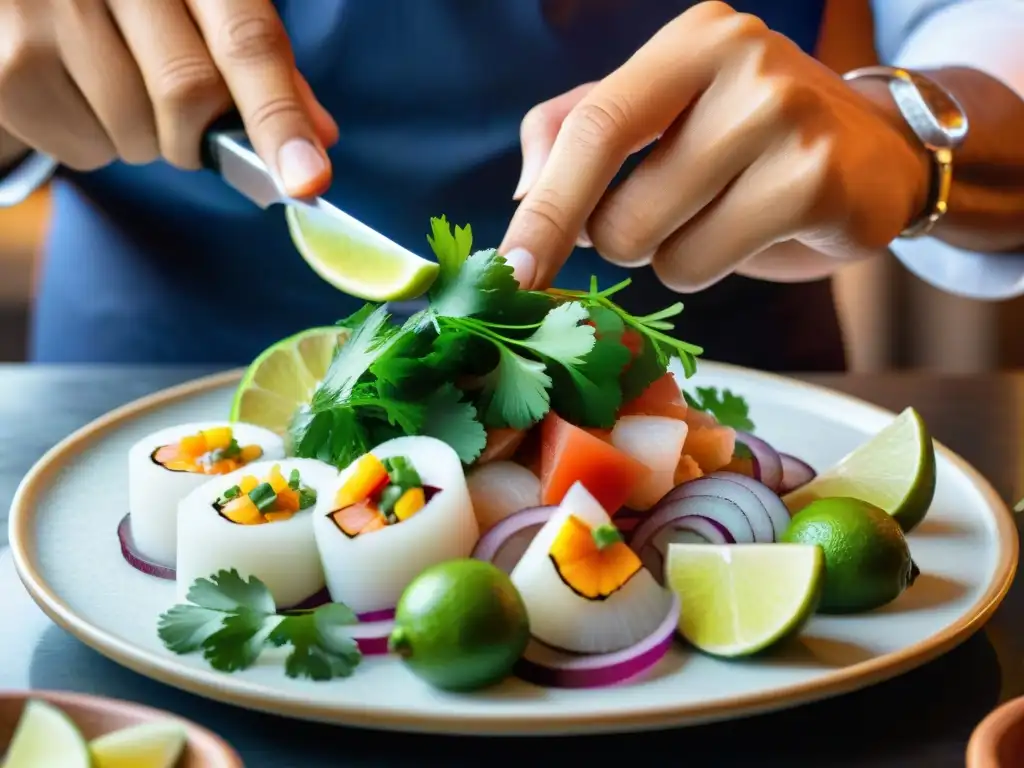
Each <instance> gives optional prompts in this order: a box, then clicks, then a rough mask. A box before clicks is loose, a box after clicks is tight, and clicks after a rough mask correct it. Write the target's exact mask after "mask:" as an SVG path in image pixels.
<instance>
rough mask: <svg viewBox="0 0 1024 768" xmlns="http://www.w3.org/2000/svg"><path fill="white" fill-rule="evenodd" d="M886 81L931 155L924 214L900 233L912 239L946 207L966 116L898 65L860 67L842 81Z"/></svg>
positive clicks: (931, 84)
mask: <svg viewBox="0 0 1024 768" xmlns="http://www.w3.org/2000/svg"><path fill="white" fill-rule="evenodd" d="M862 78H874V79H880V80H886V81H887V82H888V84H889V93H890V94H892V98H893V101H894V102H895V103H896V107H897V109H899V111H900V114H901V115H903V119H904V120H905V121H906V122H907V125H908V126H909V127H910V130H912V131H913V132H914V135H915V136H917V138H918V140H919V141H920V142H921V143H922V144H923V145H924V147H925V149H927V150H928V152H929V153H930V155H931V160H932V175H931V181H930V184H929V190H928V201H927V203H926V205H925V209H924V211H923V213H922V214H921V215H920V216H918V217H917V218H916V219H915V220H914V221H912V222H911V223H910V224H909V225H908V226H907V228H906V229H904V230H903V231H902V232H901V233H900V237H904V238H912V237H923V236H924V235H927V234H928V233H929V232H930V231H931V230H932V228H933V227H934V226H935V224H936V223H937V222H938V221H939V219H941V218H942V217H943V215H944V214H945V213H946V210H947V208H948V207H949V192H950V188H951V187H952V184H953V151H954V150H955V149H957V148H958V147H959V146H960V145H962V144H963V142H964V139H965V138H966V137H967V130H968V124H967V115H966V113H965V112H964V109H963V107H962V106H960V103H959V102H958V101H957V100H956V98H955V97H954V96H953V95H952V94H951V93H950V92H949V91H947V90H946V89H945V88H943V87H942V86H941V85H939V84H938V83H936V82H935V81H934V80H931V79H930V78H927V77H925V76H924V75H922V74H919V73H917V72H911V71H909V70H906V69H900V68H899V67H883V66H876V67H862V68H860V69H855V70H853V71H851V72H847V73H846V74H845V75H843V80H845V81H847V82H851V81H853V80H860V79H862Z"/></svg>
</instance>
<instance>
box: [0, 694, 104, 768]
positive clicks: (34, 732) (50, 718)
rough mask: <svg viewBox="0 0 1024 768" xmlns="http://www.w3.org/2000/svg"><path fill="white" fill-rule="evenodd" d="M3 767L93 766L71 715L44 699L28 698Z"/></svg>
mask: <svg viewBox="0 0 1024 768" xmlns="http://www.w3.org/2000/svg"><path fill="white" fill-rule="evenodd" d="M2 764H3V767H4V768H39V766H43V765H45V766H46V768H90V760H89V749H88V747H87V746H86V743H85V739H84V738H83V737H82V734H81V732H80V731H79V730H78V727H77V726H76V725H75V724H74V723H73V722H71V718H69V717H68V716H67V715H65V714H64V713H63V712H61V711H60V710H59V709H57V708H56V707H54V706H52V705H50V704H47V703H46V702H44V701H35V700H32V701H29V702H28V703H27V704H26V705H25V709H24V710H23V711H22V714H21V720H19V721H18V727H17V729H16V730H15V731H14V737H13V738H12V739H11V743H10V746H9V747H8V748H7V756H6V759H4V761H3V763H2Z"/></svg>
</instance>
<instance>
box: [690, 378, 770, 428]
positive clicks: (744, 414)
mask: <svg viewBox="0 0 1024 768" xmlns="http://www.w3.org/2000/svg"><path fill="white" fill-rule="evenodd" d="M683 395H684V396H685V397H686V402H687V404H688V405H689V406H690V407H691V408H696V409H697V410H698V411H705V412H706V413H710V414H711V415H712V416H714V417H715V418H716V419H717V420H718V423H719V424H721V425H722V426H723V427H732V428H733V429H738V430H740V431H741V432H753V431H754V422H752V421H751V420H750V407H749V406H748V405H747V401H746V400H744V399H743V398H742V397H740V396H739V395H736V394H733V392H732V391H730V390H728V389H725V390H722V392H721V393H719V391H718V389H716V388H715V387H697V389H696V395H691V394H690V393H689V392H683Z"/></svg>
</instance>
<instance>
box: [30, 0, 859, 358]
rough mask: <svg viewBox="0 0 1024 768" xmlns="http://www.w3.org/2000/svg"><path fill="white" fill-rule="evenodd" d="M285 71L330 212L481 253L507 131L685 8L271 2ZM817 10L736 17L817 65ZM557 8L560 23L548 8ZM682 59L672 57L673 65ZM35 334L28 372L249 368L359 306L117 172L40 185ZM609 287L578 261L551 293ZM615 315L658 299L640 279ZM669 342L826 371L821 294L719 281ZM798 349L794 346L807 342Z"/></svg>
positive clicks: (534, 1)
mask: <svg viewBox="0 0 1024 768" xmlns="http://www.w3.org/2000/svg"><path fill="white" fill-rule="evenodd" d="M277 5H278V8H279V10H280V12H281V15H282V17H283V19H284V22H285V25H286V27H287V28H288V31H289V33H290V36H291V39H292V43H293V46H294V48H295V53H296V57H297V61H298V65H299V68H300V69H301V70H302V72H303V73H304V74H305V75H306V76H307V78H308V79H309V81H310V83H311V85H312V87H313V89H314V91H315V92H316V94H317V96H318V97H319V99H320V100H321V101H322V103H323V104H324V105H325V106H326V107H327V109H328V110H329V111H330V112H331V113H332V115H334V117H335V118H336V119H337V121H338V123H339V125H340V126H341V140H340V142H339V143H338V144H337V146H335V147H334V148H333V150H332V151H331V153H330V155H331V160H332V162H333V164H334V169H335V182H334V184H333V187H332V189H331V190H330V192H329V193H328V194H327V195H326V197H327V199H328V200H330V201H331V202H333V203H335V204H336V205H338V206H340V207H341V208H343V209H345V210H347V211H349V212H350V213H352V214H353V215H355V216H357V217H359V218H361V219H362V220H363V221H365V222H367V223H368V224H370V225H371V226H373V227H375V228H377V229H379V230H380V231H382V232H384V233H386V234H387V235H388V236H390V237H392V238H393V239H395V240H397V241H398V242H400V243H402V244H403V245H405V246H406V247H408V248H410V249H412V250H415V251H418V252H425V251H426V250H427V245H426V240H425V235H426V232H427V229H428V226H429V220H430V217H431V216H439V215H441V214H444V215H446V216H447V217H448V218H449V220H450V221H453V222H456V223H466V222H468V223H471V224H472V226H473V231H474V235H475V238H474V239H475V244H476V246H477V247H490V246H494V245H497V244H498V243H499V242H500V241H501V239H502V236H503V234H504V231H505V228H506V226H507V224H508V221H509V219H510V218H511V216H512V213H513V211H514V208H515V204H514V203H513V202H512V200H511V194H512V190H513V188H514V187H515V183H516V180H517V177H518V175H519V169H520V151H519V122H520V120H521V119H522V117H523V115H524V114H525V112H526V111H527V110H528V109H529V108H530V107H531V106H533V105H534V104H536V103H538V102H541V101H544V100H545V99H548V98H550V97H552V96H555V95H557V94H559V93H561V92H563V91H566V90H568V89H570V88H573V87H575V86H576V85H579V84H580V83H583V82H587V81H590V80H596V79H600V78H601V77H603V76H604V75H606V74H607V73H608V72H610V71H611V70H612V69H614V68H615V67H617V66H618V65H620V64H621V63H622V62H623V61H625V60H626V59H627V58H628V57H629V56H630V55H631V54H632V53H633V52H634V51H635V50H636V49H637V48H638V47H640V46H641V45H642V44H643V43H644V42H645V41H646V40H648V39H649V38H650V37H651V36H652V35H653V34H654V33H655V32H656V31H657V30H658V28H659V27H661V26H662V25H664V24H665V23H666V22H667V21H669V20H670V19H672V18H673V17H675V16H676V15H678V14H679V13H681V12H682V11H683V10H685V9H686V8H687V7H689V6H690V5H692V3H690V2H685V1H684V0H618V1H615V0H584V1H583V2H570V1H569V0H566V2H558V1H557V0H552V2H545V1H544V0H486V2H474V1H473V0H388V1H387V2H384V1H382V0H317V1H316V2H310V0H280V2H278V3H277ZM823 5H824V0H760V1H758V0H748V1H746V2H744V1H743V0H740V1H739V2H734V3H733V6H734V7H735V8H737V9H738V10H743V11H750V12H754V13H757V14H758V15H760V16H761V17H762V18H763V19H764V20H765V21H766V22H767V23H768V24H769V25H770V26H772V27H773V28H775V29H777V30H779V31H781V32H783V33H785V34H786V35H788V36H789V37H791V38H792V39H793V40H794V41H795V42H796V43H798V44H799V45H800V46H801V47H802V48H804V49H805V50H807V51H813V49H814V44H815V41H816V38H817V35H818V28H819V26H820V23H821V16H822V10H823ZM560 6H561V7H563V10H567V11H568V12H566V13H559V12H558V11H559V7H560ZM685 55H686V52H685V51H680V56H685ZM53 206H54V207H53V212H54V215H53V217H52V224H51V228H50V232H49V236H48V238H47V242H46V248H45V262H44V265H43V268H42V272H41V281H40V286H39V293H38V296H37V301H36V306H35V312H34V319H33V325H32V340H31V354H32V357H33V359H35V360H37V361H43V362H118V363H212V364H225V365H234V364H245V363H248V362H249V361H250V360H251V359H252V358H253V357H254V356H255V355H256V354H258V353H259V351H260V350H262V349H263V348H265V347H266V346H267V345H269V344H270V343H272V342H274V341H275V340H277V339H279V338H282V337H284V336H286V335H288V334H290V333H293V332H295V331H298V330H301V329H303V328H306V327H310V326H314V325H324V324H330V323H333V322H334V321H335V320H336V319H338V318H340V317H342V316H344V315H346V314H347V313H349V312H350V311H352V310H353V309H354V308H356V307H357V306H358V302H356V301H355V300H353V299H351V298H350V297H348V296H345V295H343V294H341V293H339V292H337V291H336V290H334V289H333V288H331V287H330V286H328V285H327V284H326V283H324V282H323V281H321V280H320V279H319V278H318V277H317V276H316V275H315V274H314V273H313V272H312V270H310V269H309V267H308V266H307V265H306V264H305V262H304V261H303V260H302V259H301V258H300V257H299V256H298V255H297V254H296V252H295V250H294V248H293V246H292V244H291V241H290V239H289V236H288V233H287V230H286V227H285V223H284V217H283V214H282V211H281V209H280V208H274V209H271V210H270V211H262V210H259V209H257V208H256V207H255V206H253V205H252V204H251V203H249V202H248V201H247V200H245V199H244V198H242V197H241V196H240V195H238V194H237V193H236V192H235V191H233V190H231V189H229V188H228V187H226V186H225V185H224V184H223V182H221V181H220V180H219V179H217V178H216V177H214V176H213V175H211V174H209V173H206V172H199V173H188V172H183V171H179V170H176V169H174V168H172V167H170V166H168V165H166V164H164V163H155V164H153V165H149V166H146V167H142V168H138V167H129V166H126V165H123V164H116V165H113V166H110V167H108V168H105V169H103V170H101V171H99V172H95V173H90V174H76V173H70V172H68V173H64V174H63V175H62V176H61V177H60V178H59V179H58V180H57V182H56V183H55V186H54V200H53ZM592 273H595V274H597V275H598V277H599V278H600V279H601V281H602V283H603V284H608V283H610V282H611V281H615V280H618V279H621V277H622V276H623V275H624V274H625V273H624V272H623V271H622V270H620V269H618V268H615V267H612V266H611V265H608V264H606V263H604V262H602V261H601V260H600V259H599V258H598V257H597V256H596V255H595V254H594V253H593V252H590V251H578V252H577V253H575V254H574V255H573V257H572V258H571V259H570V261H569V264H568V265H567V267H566V268H565V270H564V271H563V273H562V274H561V275H560V278H559V284H561V285H579V286H582V285H585V284H586V281H587V280H588V279H589V276H590V275H591V274H592ZM629 274H630V276H631V277H633V278H634V281H635V282H634V286H633V287H632V288H631V290H630V292H629V294H628V295H627V296H626V297H625V299H624V301H623V303H625V304H628V305H633V306H636V307H645V306H661V305H663V304H665V303H670V302H671V301H674V300H675V299H676V297H674V296H672V295H670V294H669V292H668V291H667V290H666V289H664V288H663V287H662V286H661V285H660V284H659V283H658V282H657V281H656V280H655V279H654V278H653V276H652V274H651V273H650V270H649V269H642V270H635V271H632V272H630V273H629ZM686 304H687V311H686V312H685V313H684V317H685V318H686V322H684V324H683V329H682V333H683V334H684V335H685V337H686V338H688V339H690V340H692V341H694V342H696V343H701V344H703V345H704V346H705V348H706V350H707V356H708V357H710V358H713V359H720V360H729V361H731V362H736V363H741V364H747V365H754V366H758V367H761V368H788V369H795V368H802V369H805V370H809V369H822V368H836V367H841V366H842V365H843V358H842V344H841V340H840V337H839V333H838V325H837V323H836V320H835V312H834V309H833V307H832V302H831V296H830V291H829V285H828V283H827V282H819V283H812V284H806V285H798V286H794V285H773V284H769V283H762V282H756V281H751V280H744V279H743V278H730V279H729V280H727V281H724V282H723V283H722V284H720V285H719V286H716V287H715V288H713V289H711V290H709V291H706V292H704V293H702V294H700V295H698V296H692V297H689V298H687V300H686ZM810 328H813V329H814V334H813V335H811V336H808V334H809V331H808V329H810Z"/></svg>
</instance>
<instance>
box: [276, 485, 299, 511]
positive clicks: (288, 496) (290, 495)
mask: <svg viewBox="0 0 1024 768" xmlns="http://www.w3.org/2000/svg"><path fill="white" fill-rule="evenodd" d="M277 508H278V509H279V510H282V511H284V512H298V511H299V492H298V491H293V490H292V489H291V488H285V489H284V490H283V491H278V492H277Z"/></svg>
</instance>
